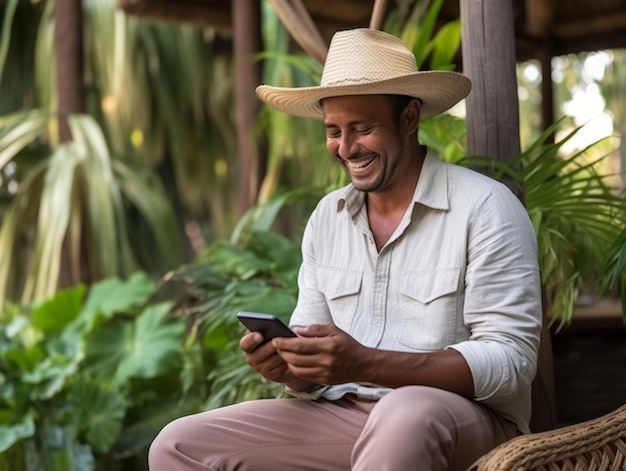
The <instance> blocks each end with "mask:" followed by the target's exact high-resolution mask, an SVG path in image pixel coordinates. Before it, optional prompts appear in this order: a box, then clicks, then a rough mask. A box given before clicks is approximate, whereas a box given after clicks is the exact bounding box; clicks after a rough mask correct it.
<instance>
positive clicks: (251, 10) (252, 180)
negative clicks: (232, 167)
mask: <svg viewBox="0 0 626 471" xmlns="http://www.w3.org/2000/svg"><path fill="white" fill-rule="evenodd" d="M232 13H233V57H234V75H235V114H236V123H237V124H236V125H237V153H238V160H239V214H240V215H241V214H243V213H244V212H245V211H246V210H247V209H248V208H249V207H250V206H251V205H252V204H253V203H254V201H255V200H256V195H257V193H258V190H259V188H260V185H261V182H262V181H263V178H264V176H265V172H266V166H267V163H266V161H265V159H264V158H263V159H262V158H261V154H262V152H261V151H260V150H259V148H258V147H257V145H256V140H255V138H254V121H255V119H256V115H257V112H258V110H259V106H260V103H259V100H258V98H257V97H256V95H255V93H254V89H255V88H256V87H257V85H259V84H260V83H261V66H260V63H259V61H255V59H254V57H253V56H254V54H256V53H258V52H259V51H261V50H262V42H261V3H260V0H254V1H250V0H233V2H232Z"/></svg>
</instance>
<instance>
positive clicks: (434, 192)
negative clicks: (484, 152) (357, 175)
mask: <svg viewBox="0 0 626 471" xmlns="http://www.w3.org/2000/svg"><path fill="white" fill-rule="evenodd" d="M364 203H365V193H364V192H362V191H359V190H357V189H356V188H355V187H354V185H352V183H350V184H349V185H347V186H346V187H344V189H343V190H342V192H341V193H340V195H339V199H338V200H337V212H340V211H342V210H343V209H344V208H345V209H346V210H347V211H348V214H349V215H350V217H355V216H356V214H358V212H359V211H360V209H361V207H362V206H363V204H364ZM413 204H421V205H424V206H427V207H429V208H433V209H440V210H444V211H447V210H448V209H450V202H449V200H448V170H447V168H446V164H445V163H444V162H442V161H441V160H440V159H439V157H437V155H436V154H435V153H434V152H432V151H431V150H427V151H426V157H425V158H424V164H423V165H422V170H421V172H420V177H419V180H418V181H417V186H416V187H415V192H414V193H413Z"/></svg>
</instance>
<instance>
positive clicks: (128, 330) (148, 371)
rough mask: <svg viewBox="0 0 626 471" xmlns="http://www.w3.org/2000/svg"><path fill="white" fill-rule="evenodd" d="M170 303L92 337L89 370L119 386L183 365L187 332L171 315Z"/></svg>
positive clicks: (151, 308) (102, 330) (87, 365)
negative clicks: (181, 363) (184, 338)
mask: <svg viewBox="0 0 626 471" xmlns="http://www.w3.org/2000/svg"><path fill="white" fill-rule="evenodd" d="M170 308H171V304H170V303H162V304H157V305H154V306H149V307H148V308H146V309H145V310H144V311H143V312H142V313H141V314H140V315H139V316H138V317H137V318H136V319H135V320H134V322H132V323H129V322H115V321H114V322H112V323H111V324H109V325H106V326H105V327H103V328H102V329H100V330H98V331H97V332H96V333H94V334H93V336H91V337H90V340H89V344H88V348H87V358H86V360H85V363H86V371H87V372H89V373H91V374H93V375H95V376H97V377H99V378H102V379H105V380H107V381H111V382H112V383H113V384H114V385H116V386H121V385H123V384H124V383H125V382H126V381H128V380H129V379H131V378H151V377H154V376H157V375H159V374H161V373H165V372H168V371H171V370H172V369H174V368H176V367H177V366H179V364H180V361H181V358H180V348H181V342H182V338H183V334H184V330H185V326H184V323H183V321H182V320H180V319H176V318H172V317H170V316H168V314H169V311H170Z"/></svg>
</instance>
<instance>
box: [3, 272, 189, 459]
mask: <svg viewBox="0 0 626 471" xmlns="http://www.w3.org/2000/svg"><path fill="white" fill-rule="evenodd" d="M155 289H156V284H155V283H154V281H152V280H151V278H150V277H149V276H147V275H146V274H143V273H135V274H134V275H133V276H131V277H130V278H129V279H128V280H126V281H122V280H120V279H117V278H108V279H106V280H104V281H101V282H99V283H95V284H94V285H93V286H92V287H91V289H89V291H88V290H87V289H86V287H85V286H84V285H82V284H81V285H77V286H75V287H72V288H68V289H65V290H61V291H59V292H57V293H56V294H55V296H53V297H51V298H49V299H47V300H45V301H44V302H41V303H38V304H33V305H28V306H27V305H22V306H18V305H12V304H9V305H8V306H7V307H6V308H5V309H4V310H3V311H2V316H0V325H1V326H2V328H1V329H0V352H1V355H0V366H1V368H0V371H1V372H2V373H1V375H0V378H1V381H0V469H2V470H9V469H10V470H12V471H18V470H46V471H48V470H49V471H57V470H58V471H74V470H89V469H96V464H97V463H98V462H103V461H104V462H106V459H107V458H109V457H117V458H118V459H119V458H122V457H128V456H131V455H133V454H137V453H138V452H139V451H141V450H145V448H146V446H147V445H148V444H149V443H150V441H151V440H152V438H153V437H154V435H155V433H156V430H158V428H159V427H160V426H162V425H163V423H165V422H166V421H168V420H171V418H173V416H176V415H178V414H181V413H186V412H189V411H192V410H196V409H197V407H198V399H197V398H198V394H195V395H192V394H190V393H191V391H192V382H193V381H192V380H191V377H192V376H193V375H194V374H197V372H195V371H192V369H191V365H193V364H195V363H197V361H196V360H195V359H194V354H197V352H195V351H193V350H190V349H185V347H184V345H185V344H184V341H183V339H184V337H185V323H184V322H183V320H181V319H178V318H175V317H173V316H171V315H170V314H169V311H170V309H171V305H172V303H171V301H158V300H155V301H151V296H152V295H153V294H154V292H155ZM185 380H186V382H185ZM195 381H196V382H198V377H196V378H195ZM101 469H102V468H101ZM104 469H113V468H111V467H107V468H104ZM133 469H136V468H133Z"/></svg>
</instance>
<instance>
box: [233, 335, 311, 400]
mask: <svg viewBox="0 0 626 471" xmlns="http://www.w3.org/2000/svg"><path fill="white" fill-rule="evenodd" d="M239 347H240V348H241V349H242V350H243V352H244V353H245V355H246V358H247V360H248V364H249V365H250V366H251V367H252V368H254V369H255V370H256V371H257V372H258V373H260V374H261V375H262V376H263V377H264V378H266V379H268V380H270V381H274V382H277V383H283V384H287V385H288V386H289V387H291V388H292V389H294V390H296V391H304V390H306V389H308V388H309V387H311V386H313V384H311V383H309V382H308V381H304V380H301V379H299V378H297V377H296V376H295V375H294V374H293V373H292V372H291V371H290V370H289V368H288V367H287V364H286V363H285V361H284V360H283V359H282V358H281V357H280V356H279V355H278V352H277V351H276V347H274V345H273V344H272V343H271V342H267V343H265V344H263V335H261V334H260V333H259V332H250V333H248V334H246V335H244V336H243V337H242V338H241V340H240V341H239Z"/></svg>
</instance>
